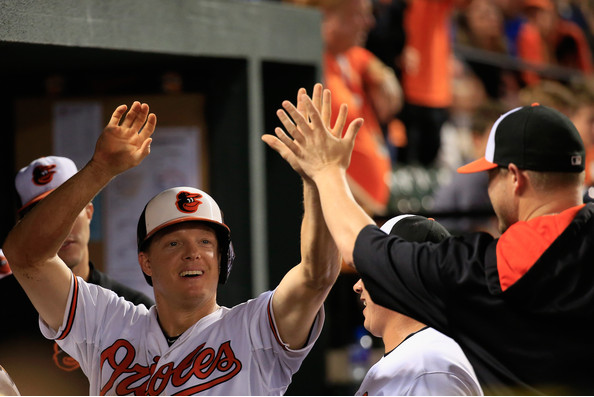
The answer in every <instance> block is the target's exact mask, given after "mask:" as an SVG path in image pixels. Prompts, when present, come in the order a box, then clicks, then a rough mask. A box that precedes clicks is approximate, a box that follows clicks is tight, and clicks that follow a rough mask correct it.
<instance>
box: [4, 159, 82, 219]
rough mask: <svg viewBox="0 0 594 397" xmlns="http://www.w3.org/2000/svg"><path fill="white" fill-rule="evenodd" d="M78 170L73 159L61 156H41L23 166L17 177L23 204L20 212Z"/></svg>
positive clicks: (18, 189)
mask: <svg viewBox="0 0 594 397" xmlns="http://www.w3.org/2000/svg"><path fill="white" fill-rule="evenodd" d="M77 172H78V170H77V168H76V164H74V162H73V161H72V160H70V159H69V158H66V157H59V156H47V157H40V158H38V159H37V160H33V161H32V162H31V164H29V165H28V166H26V167H24V168H21V170H20V171H19V172H18V174H17V175H16V178H15V186H16V190H17V192H18V194H19V197H20V199H21V205H22V206H21V208H20V209H19V213H20V212H22V211H23V210H25V209H26V208H27V207H29V206H30V205H31V204H34V203H36V202H38V201H39V200H41V199H42V198H44V197H45V196H47V195H48V194H50V193H51V192H52V191H53V190H54V189H55V188H57V187H58V186H60V185H61V184H62V183H64V182H65V181H67V180H68V179H69V178H70V177H71V176H72V175H74V174H76V173H77Z"/></svg>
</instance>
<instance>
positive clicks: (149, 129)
mask: <svg viewBox="0 0 594 397" xmlns="http://www.w3.org/2000/svg"><path fill="white" fill-rule="evenodd" d="M156 127H157V115H156V114H154V113H151V114H149V115H148V117H147V118H146V123H145V124H144V126H143V127H142V129H141V130H140V132H139V133H138V135H139V136H140V139H141V140H142V141H144V140H146V139H148V138H149V137H150V136H151V135H153V132H155V128H156Z"/></svg>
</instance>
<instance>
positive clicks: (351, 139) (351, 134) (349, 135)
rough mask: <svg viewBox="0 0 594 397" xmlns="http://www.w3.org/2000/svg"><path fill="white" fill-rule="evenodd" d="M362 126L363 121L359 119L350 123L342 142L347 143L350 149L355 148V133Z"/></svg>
mask: <svg viewBox="0 0 594 397" xmlns="http://www.w3.org/2000/svg"><path fill="white" fill-rule="evenodd" d="M362 125H363V119H362V118H361V117H359V118H357V119H355V120H353V121H351V123H350V124H349V127H348V128H347V130H346V133H345V134H344V137H343V140H344V141H347V142H348V144H349V146H350V147H351V148H352V147H353V146H355V138H356V137H357V132H359V129H360V128H361V126H362Z"/></svg>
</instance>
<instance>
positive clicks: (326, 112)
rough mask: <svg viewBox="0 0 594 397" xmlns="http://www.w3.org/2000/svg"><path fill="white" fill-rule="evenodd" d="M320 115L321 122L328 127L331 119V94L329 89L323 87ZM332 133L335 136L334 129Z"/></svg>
mask: <svg viewBox="0 0 594 397" xmlns="http://www.w3.org/2000/svg"><path fill="white" fill-rule="evenodd" d="M320 114H321V116H322V122H323V123H324V125H325V126H326V127H327V128H328V129H330V122H331V121H332V96H331V93H330V90H329V89H325V90H324V92H323V94H322V110H321V112H320ZM332 134H333V135H334V136H336V134H335V133H334V130H332Z"/></svg>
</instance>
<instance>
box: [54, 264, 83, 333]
mask: <svg viewBox="0 0 594 397" xmlns="http://www.w3.org/2000/svg"><path fill="white" fill-rule="evenodd" d="M72 279H73V283H74V285H73V287H72V300H71V301H70V310H69V311H68V318H67V319H66V326H65V327H64V330H63V331H62V333H61V334H60V336H59V337H58V338H56V340H62V339H64V338H66V337H67V336H68V334H70V331H71V330H72V324H74V315H75V314H76V305H77V303H78V280H77V278H76V276H75V275H74V274H72Z"/></svg>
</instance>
